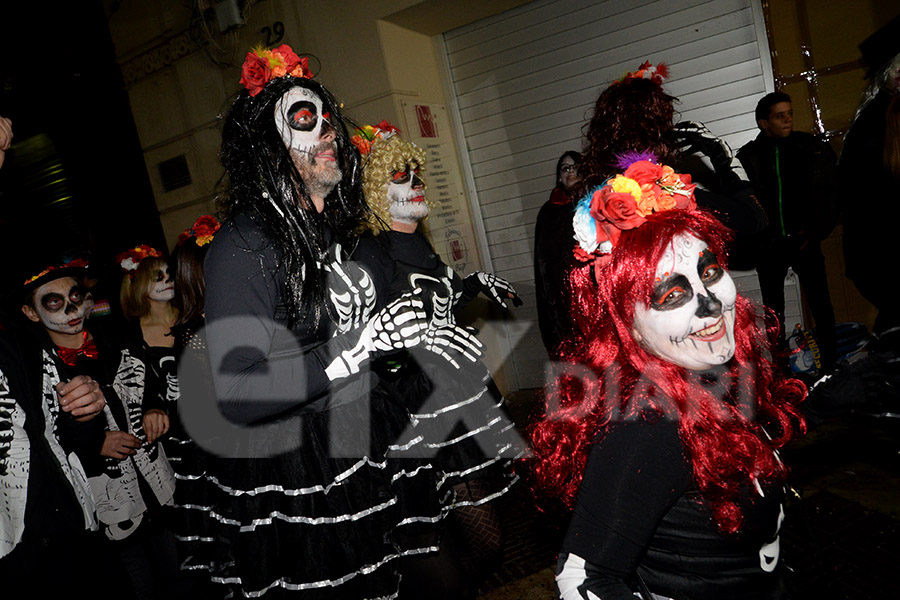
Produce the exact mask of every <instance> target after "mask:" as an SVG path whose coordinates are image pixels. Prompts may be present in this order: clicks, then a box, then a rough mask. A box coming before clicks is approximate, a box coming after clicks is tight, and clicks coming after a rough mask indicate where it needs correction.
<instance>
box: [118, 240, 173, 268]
mask: <svg viewBox="0 0 900 600" xmlns="http://www.w3.org/2000/svg"><path fill="white" fill-rule="evenodd" d="M148 257H152V258H162V253H161V252H160V251H159V250H156V249H154V248H151V247H150V246H148V245H146V244H141V245H140V246H135V247H134V248H131V249H130V250H126V251H125V252H123V253H122V254H120V255H118V256H117V257H116V262H117V263H119V266H120V267H122V269H123V270H124V271H125V272H126V273H129V274H133V273H134V271H136V270H137V268H138V265H140V264H141V261H142V260H144V259H145V258H148Z"/></svg>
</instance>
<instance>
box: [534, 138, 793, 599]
mask: <svg viewBox="0 0 900 600" xmlns="http://www.w3.org/2000/svg"><path fill="white" fill-rule="evenodd" d="M633 158H635V159H637V158H640V159H641V160H635V161H634V162H633V163H631V164H630V165H625V164H623V165H622V166H623V167H626V166H627V169H626V170H625V172H624V173H623V174H620V175H617V176H615V177H614V178H610V179H609V180H607V181H605V182H604V183H603V184H602V185H599V186H597V187H595V188H594V189H593V190H591V191H590V192H589V193H588V194H587V195H586V196H585V197H584V198H583V199H582V200H581V201H580V202H579V204H578V207H577V208H576V213H575V218H574V225H575V233H576V239H577V240H578V247H577V248H576V255H577V256H579V257H580V258H581V259H582V261H584V263H585V264H584V266H583V267H581V268H580V269H576V270H575V271H573V272H572V274H571V283H572V288H573V299H572V303H573V314H574V315H575V318H576V319H578V320H580V321H581V322H580V323H579V330H580V331H583V332H586V333H585V337H584V338H583V339H574V340H569V341H568V343H567V344H565V345H564V346H563V349H562V354H563V358H564V359H565V360H567V361H569V362H570V363H571V368H570V369H569V370H568V371H567V372H565V373H561V374H560V375H559V376H558V378H557V381H556V382H555V384H554V385H552V386H549V387H548V388H547V393H546V401H547V406H546V413H545V415H544V416H543V418H542V419H541V420H540V421H538V422H537V423H535V424H534V425H533V427H532V429H531V432H530V433H531V438H532V443H533V450H534V475H535V479H534V481H535V487H536V491H537V492H539V493H540V494H542V495H544V496H546V497H547V498H556V499H561V500H562V501H563V503H564V504H565V505H567V507H569V508H572V509H573V513H572V518H571V521H570V524H569V529H568V532H567V534H566V536H565V539H564V542H563V547H562V551H561V553H560V560H559V569H558V574H557V584H558V588H559V592H560V595H561V597H562V598H563V599H564V600H570V599H593V598H602V599H603V600H607V599H610V598H623V599H624V598H634V597H635V594H638V595H639V597H641V598H645V599H648V600H649V599H650V598H657V599H658V598H688V597H690V598H692V599H699V598H716V599H720V598H754V599H760V598H784V597H787V596H786V592H785V591H784V585H783V582H782V577H781V576H782V567H781V564H780V562H779V542H778V539H779V538H778V533H779V529H780V526H781V522H782V519H783V518H784V511H783V500H784V494H785V483H784V479H785V468H784V466H783V465H782V464H781V462H780V460H779V459H778V456H777V449H778V448H779V447H781V446H782V445H784V444H785V443H786V442H787V441H789V440H790V439H791V438H792V437H794V436H795V435H797V434H800V433H802V432H804V431H805V424H804V420H803V417H802V416H801V414H800V411H799V408H798V406H797V405H798V403H799V402H800V401H802V400H803V398H804V397H805V395H806V388H805V387H804V386H803V384H801V383H800V382H798V381H794V380H784V379H782V378H781V377H780V375H779V373H780V371H779V370H778V369H777V368H776V367H775V366H774V365H773V363H772V361H771V355H770V353H769V350H768V343H767V339H768V338H767V335H766V331H765V328H764V325H763V319H762V312H761V309H759V308H758V307H755V306H754V305H752V304H751V302H750V301H748V300H747V299H745V298H742V297H741V296H739V295H738V294H737V292H736V289H735V286H734V282H733V281H732V279H731V277H730V276H729V274H728V272H727V270H726V269H725V258H726V256H725V247H726V243H727V241H728V233H727V230H726V229H725V228H724V227H723V226H722V225H721V224H720V223H719V221H718V220H717V219H715V218H714V217H712V216H710V215H709V214H707V213H706V212H704V211H701V210H698V209H697V204H696V201H695V199H694V184H692V183H691V181H690V177H689V176H685V175H679V174H678V173H675V172H674V171H673V170H672V169H671V168H669V167H667V166H665V165H661V164H658V162H657V160H658V159H657V158H656V157H655V156H652V155H650V154H646V155H644V156H642V157H633ZM586 160H591V159H590V154H587V155H586Z"/></svg>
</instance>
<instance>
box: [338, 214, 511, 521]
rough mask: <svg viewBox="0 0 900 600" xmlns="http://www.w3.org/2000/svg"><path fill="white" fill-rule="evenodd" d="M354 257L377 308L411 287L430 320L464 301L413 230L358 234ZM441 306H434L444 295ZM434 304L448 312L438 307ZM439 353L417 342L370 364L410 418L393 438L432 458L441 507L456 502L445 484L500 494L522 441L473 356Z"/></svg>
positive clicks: (483, 496)
mask: <svg viewBox="0 0 900 600" xmlns="http://www.w3.org/2000/svg"><path fill="white" fill-rule="evenodd" d="M354 258H355V259H357V260H359V261H360V263H361V264H362V265H363V266H364V267H365V268H366V270H367V271H369V272H370V273H371V275H372V279H373V281H374V283H375V289H376V293H377V296H376V297H377V302H376V306H377V307H380V306H382V305H384V304H387V303H388V302H390V301H392V300H393V299H395V298H397V297H399V296H400V295H401V294H403V293H405V292H409V291H411V290H412V289H414V288H416V287H418V288H421V289H422V290H423V294H422V295H423V297H424V298H425V300H426V304H431V305H432V306H431V307H430V308H431V310H432V311H434V312H435V313H437V315H438V316H437V317H436V318H438V319H441V318H443V319H444V320H445V321H447V322H455V320H454V319H453V315H452V312H453V310H454V309H456V308H458V307H459V306H460V305H462V304H465V303H466V302H468V301H470V300H471V299H472V297H474V296H472V297H468V295H467V294H465V293H464V292H463V281H462V279H460V277H459V276H458V275H457V274H456V273H455V272H454V271H453V270H452V269H450V268H449V267H448V266H447V265H445V264H444V263H443V262H442V261H441V259H440V257H439V256H438V255H437V254H436V253H435V251H434V249H433V248H432V247H431V244H430V243H429V242H428V240H427V239H426V238H425V236H424V235H423V234H421V233H419V232H418V231H417V232H414V233H402V232H398V231H385V232H382V233H380V234H379V235H378V236H372V235H366V236H363V237H362V238H360V241H359V245H358V247H357V249H356V252H355V253H354ZM448 296H449V299H450V301H449V305H448V306H446V307H443V308H442V307H441V300H436V299H437V298H447V297H448ZM442 311H448V312H447V313H446V314H443V315H442V314H441V312H442ZM454 360H455V362H456V365H457V366H454V365H453V364H452V363H451V362H449V361H448V360H447V358H446V357H443V356H440V355H438V354H435V353H433V352H430V351H428V350H425V349H423V348H418V347H417V348H414V349H413V350H412V351H411V352H405V353H400V354H396V355H393V356H391V357H388V358H386V359H383V360H381V361H379V362H378V364H377V367H376V370H377V372H378V373H379V376H380V378H381V381H382V384H381V385H382V387H384V388H385V389H387V390H388V392H387V393H388V394H389V395H392V396H395V397H399V398H403V402H404V404H405V406H406V408H407V410H408V411H409V415H410V422H411V425H410V426H409V427H408V428H406V430H405V431H404V433H403V435H402V437H401V438H400V440H399V443H400V444H404V443H409V442H411V441H412V440H414V439H417V438H421V439H422V444H421V449H422V451H423V452H424V453H423V454H420V456H421V457H423V458H431V457H434V459H435V460H434V465H433V466H434V468H435V469H436V471H435V487H436V488H437V489H438V490H446V491H447V492H448V494H446V495H442V496H444V500H443V513H444V514H446V513H447V512H448V511H449V510H451V509H452V508H453V507H454V506H455V505H457V504H456V503H457V502H460V503H462V504H463V505H465V503H469V502H471V501H472V499H471V498H470V497H468V496H466V498H465V499H463V498H457V497H456V496H455V494H454V493H453V492H452V490H451V488H453V486H456V485H457V484H461V483H465V482H468V481H473V480H477V481H478V482H479V486H480V489H479V491H478V493H477V494H476V495H477V498H476V499H475V503H476V504H483V503H485V502H488V501H491V500H493V499H495V498H498V497H500V496H502V495H503V494H505V493H506V492H507V491H509V489H510V488H511V486H512V485H513V484H514V483H515V482H516V481H517V479H518V478H517V476H516V475H515V473H514V471H513V469H512V465H513V462H514V461H515V460H516V459H517V458H520V457H521V456H523V453H524V448H525V447H524V442H522V440H521V438H520V437H519V436H518V434H517V433H516V432H515V429H514V425H513V422H512V420H511V419H510V418H509V415H508V414H507V412H506V408H505V401H504V399H503V396H502V394H501V393H500V391H499V390H498V389H497V386H496V385H495V384H494V382H493V380H492V378H491V375H490V372H489V371H488V370H487V368H485V366H484V364H483V363H481V362H480V361H476V362H472V361H470V360H468V359H466V358H464V357H459V356H456V357H454Z"/></svg>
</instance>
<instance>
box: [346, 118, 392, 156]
mask: <svg viewBox="0 0 900 600" xmlns="http://www.w3.org/2000/svg"><path fill="white" fill-rule="evenodd" d="M396 133H400V130H399V129H397V128H396V127H394V126H393V125H391V124H390V123H388V122H387V121H382V122H381V123H379V124H378V125H375V126H374V127H372V126H371V125H364V126H362V127H360V128H358V129H357V130H356V135H354V136H353V137H351V138H350V141H351V142H353V145H354V146H356V149H357V150H359V153H360V154H362V155H363V156H365V155H367V154H368V153H369V152H371V151H372V144H374V143H375V140H377V139H379V138H380V139H383V140H387V139H390V138H391V137H392V136H393V135H394V134H396Z"/></svg>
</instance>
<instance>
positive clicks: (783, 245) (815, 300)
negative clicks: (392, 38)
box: [756, 237, 837, 368]
mask: <svg viewBox="0 0 900 600" xmlns="http://www.w3.org/2000/svg"><path fill="white" fill-rule="evenodd" d="M788 267H791V268H793V269H794V273H796V274H797V277H799V278H800V285H801V286H803V291H804V292H805V293H806V301H807V303H808V304H809V310H810V312H812V317H813V320H814V321H815V323H816V340H817V341H818V343H819V349H820V350H821V352H822V364H823V365H824V367H825V368H828V367H830V366H832V365H833V364H834V362H835V359H836V353H837V337H836V333H835V328H834V308H832V306H831V295H830V294H829V293H828V278H827V277H826V275H825V257H824V256H823V255H822V248H821V246H820V244H819V242H809V243H807V244H806V245H805V246H804V245H803V240H801V239H798V238H796V237H786V238H776V239H774V240H772V243H770V244H766V245H765V246H764V247H763V248H762V249H761V255H760V257H759V262H758V263H757V267H756V272H757V275H759V288H760V291H761V292H762V297H763V303H764V304H765V305H766V306H768V307H769V308H771V309H772V310H773V311H775V314H776V315H778V323H779V336H778V340H777V341H778V343H779V344H781V343H782V342H783V340H784V278H785V276H786V275H787V271H788Z"/></svg>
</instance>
